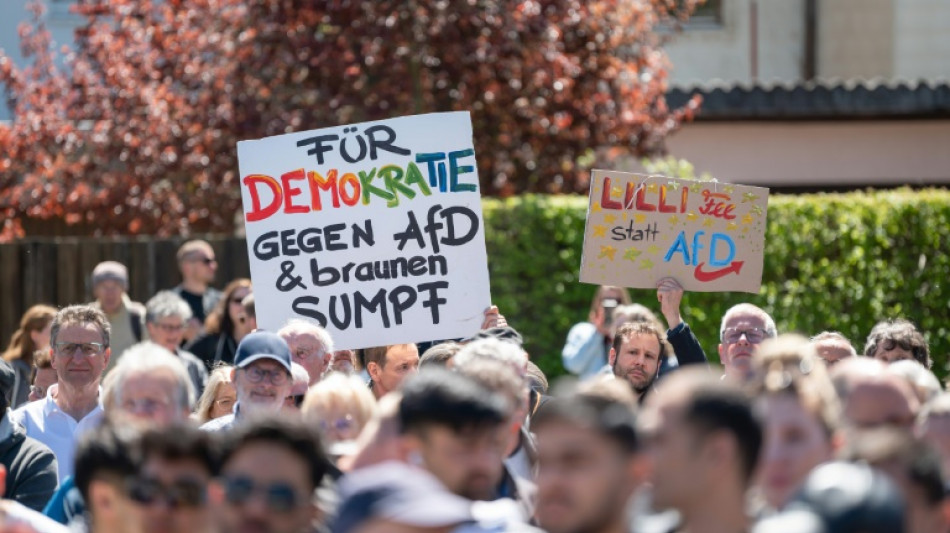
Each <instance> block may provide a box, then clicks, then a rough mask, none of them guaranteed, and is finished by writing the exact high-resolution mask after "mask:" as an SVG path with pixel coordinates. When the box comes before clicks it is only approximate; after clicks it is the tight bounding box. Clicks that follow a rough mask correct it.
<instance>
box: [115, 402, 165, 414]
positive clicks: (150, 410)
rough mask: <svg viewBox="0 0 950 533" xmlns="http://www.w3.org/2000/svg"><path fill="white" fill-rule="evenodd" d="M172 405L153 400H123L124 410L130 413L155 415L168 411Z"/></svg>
mask: <svg viewBox="0 0 950 533" xmlns="http://www.w3.org/2000/svg"><path fill="white" fill-rule="evenodd" d="M170 405H171V403H169V402H167V401H165V400H155V399H152V398H134V399H124V400H122V409H123V410H125V411H128V412H130V413H144V414H149V415H151V414H155V413H157V412H159V411H163V410H165V409H168V407H169V406H170Z"/></svg>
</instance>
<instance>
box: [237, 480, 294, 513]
mask: <svg viewBox="0 0 950 533" xmlns="http://www.w3.org/2000/svg"><path fill="white" fill-rule="evenodd" d="M222 485H223V487H224V498H225V500H227V502H228V503H230V504H232V505H244V504H245V503H247V502H248V500H250V499H251V498H252V497H253V496H254V495H255V494H262V495H263V496H264V502H265V504H266V505H267V508H268V509H269V510H270V511H272V512H275V513H286V512H289V511H292V510H294V509H295V508H296V507H297V506H299V505H300V504H301V501H300V500H301V498H299V497H298V496H297V491H296V490H294V488H293V487H292V486H291V485H290V484H288V483H279V482H278V483H271V484H270V485H263V484H261V485H259V484H257V483H256V482H255V481H254V480H253V479H251V478H249V477H245V476H228V477H225V478H223V480H222Z"/></svg>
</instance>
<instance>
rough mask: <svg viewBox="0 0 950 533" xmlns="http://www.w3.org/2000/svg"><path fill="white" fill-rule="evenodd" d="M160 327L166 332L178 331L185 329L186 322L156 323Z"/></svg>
mask: <svg viewBox="0 0 950 533" xmlns="http://www.w3.org/2000/svg"><path fill="white" fill-rule="evenodd" d="M156 325H157V326H158V328H159V329H161V330H162V331H164V332H166V333H178V332H179V331H182V330H184V329H185V325H184V324H156Z"/></svg>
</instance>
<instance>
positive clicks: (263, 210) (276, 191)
mask: <svg viewBox="0 0 950 533" xmlns="http://www.w3.org/2000/svg"><path fill="white" fill-rule="evenodd" d="M242 182H243V183H244V186H245V187H247V192H248V193H249V194H250V195H251V211H250V212H249V213H248V214H247V221H248V222H257V221H260V220H264V219H265V218H267V217H269V216H271V215H273V214H274V213H276V212H277V210H278V209H280V203H281V200H282V199H283V193H282V192H281V190H280V184H279V183H277V180H275V179H274V178H272V177H270V176H265V175H263V174H251V175H250V176H246V177H245V178H244V179H243V180H242ZM258 184H261V185H266V186H267V187H268V188H270V191H271V194H273V195H274V198H273V199H272V200H271V202H270V204H268V205H267V206H266V207H262V206H261V196H260V192H259V191H258V189H257V185H258Z"/></svg>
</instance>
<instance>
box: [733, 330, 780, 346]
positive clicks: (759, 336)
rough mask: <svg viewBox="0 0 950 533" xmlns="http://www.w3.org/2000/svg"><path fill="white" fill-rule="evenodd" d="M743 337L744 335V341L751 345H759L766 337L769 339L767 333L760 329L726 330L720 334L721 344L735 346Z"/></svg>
mask: <svg viewBox="0 0 950 533" xmlns="http://www.w3.org/2000/svg"><path fill="white" fill-rule="evenodd" d="M743 335H745V338H746V340H747V341H749V342H750V343H751V344H759V343H760V342H762V341H764V340H765V339H766V338H767V337H770V335H769V333H768V331H766V330H764V329H762V328H745V329H739V328H726V330H725V331H723V332H722V342H724V343H726V344H735V343H737V342H739V339H741V338H742V336H743Z"/></svg>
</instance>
